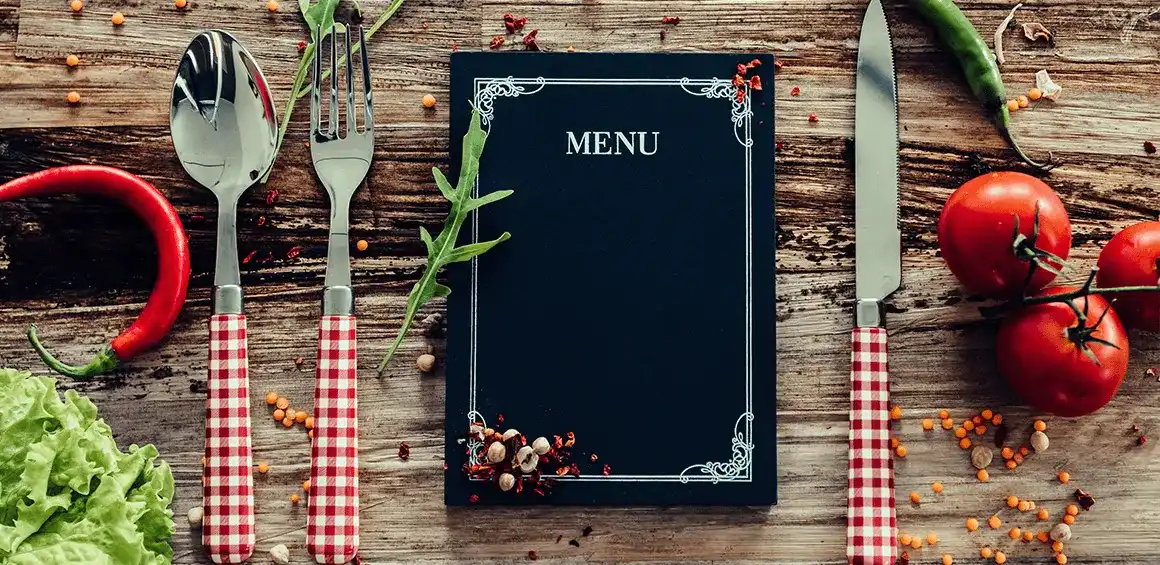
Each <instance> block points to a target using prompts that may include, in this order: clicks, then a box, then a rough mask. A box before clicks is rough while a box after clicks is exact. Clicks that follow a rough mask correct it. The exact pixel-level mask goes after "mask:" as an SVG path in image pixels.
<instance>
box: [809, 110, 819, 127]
mask: <svg viewBox="0 0 1160 565" xmlns="http://www.w3.org/2000/svg"><path fill="white" fill-rule="evenodd" d="M810 123H812V124H816V123H818V114H817V113H816V112H811V113H810Z"/></svg>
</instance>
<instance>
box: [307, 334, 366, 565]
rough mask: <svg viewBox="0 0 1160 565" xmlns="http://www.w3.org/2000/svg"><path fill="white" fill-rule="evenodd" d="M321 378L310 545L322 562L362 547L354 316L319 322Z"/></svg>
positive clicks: (313, 454)
mask: <svg viewBox="0 0 1160 565" xmlns="http://www.w3.org/2000/svg"><path fill="white" fill-rule="evenodd" d="M317 377H318V384H317V386H316V388H315V389H314V442H313V444H312V445H311V449H310V508H309V510H308V514H307V517H306V549H307V550H308V551H310V554H311V555H313V556H314V560H315V561H317V562H318V563H332V564H338V563H346V562H347V561H350V560H352V559H354V557H355V554H356V553H358V393H357V391H358V387H357V383H358V356H357V354H356V351H355V323H354V316H323V317H322V321H321V322H320V323H319V325H318V374H317Z"/></svg>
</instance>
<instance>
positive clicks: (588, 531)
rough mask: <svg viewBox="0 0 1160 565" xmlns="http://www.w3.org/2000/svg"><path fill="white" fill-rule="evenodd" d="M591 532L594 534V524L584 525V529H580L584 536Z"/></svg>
mask: <svg viewBox="0 0 1160 565" xmlns="http://www.w3.org/2000/svg"><path fill="white" fill-rule="evenodd" d="M591 534H592V526H584V529H583V530H581V531H580V535H582V536H584V537H588V536H589V535H591Z"/></svg>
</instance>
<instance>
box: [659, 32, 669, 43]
mask: <svg viewBox="0 0 1160 565" xmlns="http://www.w3.org/2000/svg"><path fill="white" fill-rule="evenodd" d="M668 36H669V34H668V33H667V32H665V30H663V29H662V30H661V41H664V40H665V38H666V37H668Z"/></svg>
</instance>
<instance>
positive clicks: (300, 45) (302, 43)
mask: <svg viewBox="0 0 1160 565" xmlns="http://www.w3.org/2000/svg"><path fill="white" fill-rule="evenodd" d="M305 50H306V42H305V41H299V42H298V54H299V55H301V54H302V52H303V51H305Z"/></svg>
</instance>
